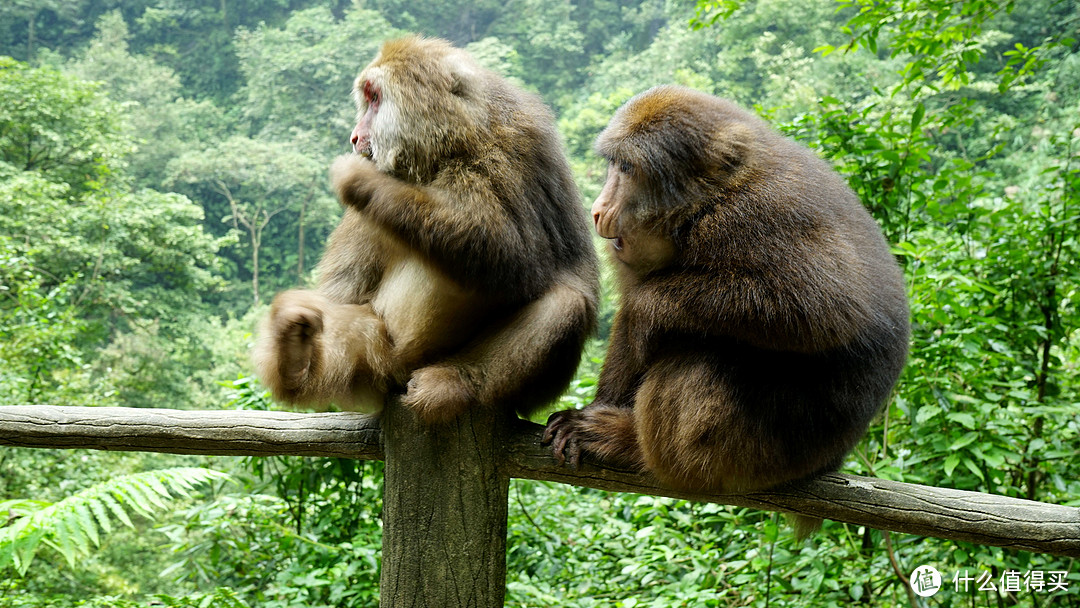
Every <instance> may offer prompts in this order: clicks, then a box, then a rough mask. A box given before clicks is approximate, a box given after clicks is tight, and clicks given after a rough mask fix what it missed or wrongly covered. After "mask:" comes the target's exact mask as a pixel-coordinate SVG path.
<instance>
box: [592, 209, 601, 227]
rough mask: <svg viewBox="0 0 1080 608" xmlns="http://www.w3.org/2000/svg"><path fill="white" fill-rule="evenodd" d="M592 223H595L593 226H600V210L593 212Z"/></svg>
mask: <svg viewBox="0 0 1080 608" xmlns="http://www.w3.org/2000/svg"><path fill="white" fill-rule="evenodd" d="M592 223H593V226H599V225H600V212H596V213H594V214H592Z"/></svg>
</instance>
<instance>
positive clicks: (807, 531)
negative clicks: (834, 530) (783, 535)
mask: <svg viewBox="0 0 1080 608" xmlns="http://www.w3.org/2000/svg"><path fill="white" fill-rule="evenodd" d="M784 518H785V519H787V522H788V525H790V526H791V527H792V529H793V531H794V532H795V539H796V540H799V541H802V540H805V539H806V538H807V537H809V536H810V535H811V534H813V533H814V532H817V531H818V528H820V527H821V522H822V521H823V520H822V519H821V518H820V517H812V516H810V515H796V514H794V513H784Z"/></svg>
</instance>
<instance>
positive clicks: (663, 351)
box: [544, 86, 909, 491]
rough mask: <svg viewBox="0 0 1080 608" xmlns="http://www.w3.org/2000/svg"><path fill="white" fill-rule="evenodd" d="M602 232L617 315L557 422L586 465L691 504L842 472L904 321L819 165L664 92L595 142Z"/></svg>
mask: <svg viewBox="0 0 1080 608" xmlns="http://www.w3.org/2000/svg"><path fill="white" fill-rule="evenodd" d="M596 149H597V151H598V153H599V154H601V155H602V156H604V157H605V158H607V160H608V161H609V165H608V176H607V182H606V183H605V185H604V188H603V191H602V192H601V194H600V196H599V198H598V199H597V200H596V203H595V204H594V205H593V218H594V221H595V225H596V230H597V232H598V233H599V234H600V236H601V237H604V238H606V239H610V246H609V249H610V254H611V257H612V258H613V260H614V264H615V266H616V268H617V272H618V277H619V286H620V293H621V302H620V309H619V310H618V313H617V315H616V317H615V322H614V325H613V328H612V330H611V338H610V347H609V349H608V353H607V358H606V360H605V362H604V367H603V370H602V372H601V374H600V379H599V384H598V387H597V393H596V399H595V401H594V402H593V403H592V404H591V405H589V406H588V407H586V408H584V409H582V410H568V411H564V412H558V413H556V414H553V415H552V416H551V418H550V419H549V421H548V425H547V428H546V430H545V437H544V441H545V442H550V443H551V444H552V449H553V452H554V455H555V457H556V458H557V459H559V460H569V461H570V462H571V464H574V465H576V464H577V463H578V462H579V460H580V458H581V456H582V454H593V455H595V456H598V457H600V458H602V459H604V460H606V461H608V462H612V463H617V464H623V465H625V466H629V467H636V468H640V469H645V470H648V471H651V472H652V473H653V474H654V475H655V476H656V477H657V478H658V479H659V480H660V481H661V482H663V483H665V484H668V485H670V486H672V487H675V488H679V489H684V490H690V491H746V490H754V489H764V488H768V487H770V486H775V485H777V484H780V483H783V482H787V481H791V480H797V479H801V478H805V477H808V476H811V475H814V474H816V473H820V472H825V471H830V470H835V469H837V468H838V467H839V466H840V465H841V464H842V462H843V459H844V457H845V456H846V454H847V453H848V452H849V451H850V450H851V449H852V447H853V446H854V445H855V443H856V442H857V441H858V440H859V439H860V438H861V437H862V435H863V434H864V433H865V431H866V428H867V426H868V424H869V423H870V421H871V419H872V418H873V417H874V415H875V414H877V413H878V411H879V410H880V409H881V408H882V406H883V404H884V403H885V402H886V401H887V400H888V399H889V397H890V393H891V391H892V388H893V385H894V384H895V382H896V380H897V378H898V376H899V375H900V372H901V370H902V368H903V366H904V362H905V359H906V356H907V344H908V335H909V321H908V307H907V300H906V296H905V289H904V282H903V277H902V274H901V272H900V269H899V266H898V264H897V262H896V260H895V259H894V258H893V256H892V255H891V254H890V251H889V248H888V246H887V245H886V243H885V240H884V238H883V237H882V234H881V230H880V229H879V227H878V226H877V224H876V223H875V222H874V220H873V218H871V217H870V214H869V213H867V212H866V210H865V209H864V208H863V206H862V205H861V204H860V202H859V200H858V198H857V197H856V196H855V194H854V193H853V192H852V191H851V190H850V188H848V186H847V185H846V184H845V183H844V181H843V180H842V179H841V178H840V176H839V175H837V174H836V173H835V172H834V171H833V170H832V169H831V168H830V167H829V166H828V164H827V163H825V162H824V161H823V160H821V159H819V158H818V157H817V156H815V155H814V154H813V153H812V152H811V151H810V150H808V149H806V148H805V147H803V146H801V145H798V144H796V143H795V142H793V141H791V140H788V139H786V138H784V137H781V136H780V135H778V134H777V133H775V132H774V131H773V130H772V129H770V128H769V127H768V125H766V124H765V123H764V122H763V121H762V120H760V119H758V118H757V117H755V116H753V115H752V114H750V113H748V112H746V111H744V110H742V109H740V108H738V107H737V106H736V105H734V104H732V103H730V102H728V101H725V100H722V99H718V98H715V97H712V96H710V95H706V94H703V93H699V92H696V91H692V90H689V89H685V88H679V87H671V86H664V87H658V88H655V89H652V90H649V91H647V92H645V93H642V94H640V95H638V96H637V97H635V98H633V99H631V100H630V101H629V102H627V103H626V105H624V106H623V107H622V108H620V109H619V110H618V112H617V113H616V114H615V116H614V118H613V119H612V121H611V123H610V124H609V125H608V126H607V128H606V129H605V130H604V131H603V132H602V133H601V134H600V136H599V138H598V140H597V143H596Z"/></svg>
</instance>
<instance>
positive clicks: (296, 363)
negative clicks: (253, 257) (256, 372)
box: [263, 290, 324, 399]
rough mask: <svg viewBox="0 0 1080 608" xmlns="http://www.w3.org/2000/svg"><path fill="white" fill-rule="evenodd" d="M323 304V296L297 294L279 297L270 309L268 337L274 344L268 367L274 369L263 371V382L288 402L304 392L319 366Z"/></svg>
mask: <svg viewBox="0 0 1080 608" xmlns="http://www.w3.org/2000/svg"><path fill="white" fill-rule="evenodd" d="M323 304H324V298H323V297H322V296H320V295H317V294H315V293H312V292H310V291H300V290H294V291H286V292H283V293H281V294H279V295H278V296H277V297H276V298H274V302H273V304H272V305H271V307H270V315H269V318H268V324H269V328H268V331H267V332H265V333H266V334H267V336H268V337H269V338H270V339H271V340H272V341H273V344H272V346H271V347H270V348H271V354H272V359H271V361H268V362H267V363H268V364H269V365H270V366H273V368H274V369H266V370H264V374H263V378H264V379H265V380H267V381H268V383H269V384H271V385H272V386H271V388H272V389H274V392H275V393H279V394H281V395H282V396H283V397H285V398H286V399H288V398H289V397H295V396H296V394H297V393H299V392H301V391H302V390H303V389H304V388H305V385H306V384H307V381H308V378H309V377H310V376H311V375H312V373H313V371H314V370H313V368H314V367H316V366H317V363H318V351H319V343H320V337H321V335H322V331H323ZM267 372H268V373H267ZM273 385H276V386H273Z"/></svg>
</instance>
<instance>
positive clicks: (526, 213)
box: [257, 37, 598, 423]
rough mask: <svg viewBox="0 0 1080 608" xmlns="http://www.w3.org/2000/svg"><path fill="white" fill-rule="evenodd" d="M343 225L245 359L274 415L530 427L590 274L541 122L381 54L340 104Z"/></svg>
mask: <svg viewBox="0 0 1080 608" xmlns="http://www.w3.org/2000/svg"><path fill="white" fill-rule="evenodd" d="M355 93H356V99H357V106H358V110H359V114H358V120H357V122H358V125H357V128H356V130H355V131H354V133H353V144H354V149H355V150H356V152H357V154H349V155H346V156H342V157H340V158H338V159H337V161H335V163H334V165H333V167H332V168H331V178H332V181H333V183H334V187H335V189H336V190H337V193H338V196H339V197H340V199H341V201H342V203H343V204H344V205H345V208H346V210H345V217H344V218H343V219H342V222H341V225H340V226H339V227H338V228H337V230H335V232H334V233H333V235H332V236H331V238H330V243H329V245H328V247H327V250H326V253H325V254H324V256H323V259H322V261H321V262H320V265H319V269H318V275H319V279H320V282H319V285H318V288H317V289H316V290H315V291H314V292H308V291H291V292H285V293H283V294H280V295H279V296H278V297H277V298H276V299H275V302H274V305H273V307H272V310H271V313H270V316H269V318H268V320H267V322H266V324H265V326H264V328H263V331H262V338H261V340H260V345H259V348H258V352H257V362H258V366H259V369H260V373H261V377H262V378H263V380H264V381H265V382H266V383H267V384H268V385H269V386H270V387H271V388H272V389H273V391H274V394H275V396H277V397H278V398H279V399H282V400H285V401H289V402H294V403H303V404H316V405H318V404H324V403H328V402H335V403H337V404H338V405H341V406H344V407H350V408H356V409H363V410H377V409H378V408H379V407H381V403H382V398H383V396H384V395H385V393H386V392H387V391H389V390H394V389H395V387H397V386H401V385H403V384H404V385H405V388H406V394H405V396H404V397H403V403H405V404H406V405H407V406H409V407H412V408H413V409H414V410H415V411H416V412H417V414H418V415H420V416H421V418H422V419H424V420H425V421H427V422H431V423H434V422H441V421H446V420H449V419H452V418H453V417H455V416H456V415H458V414H460V413H461V412H462V411H463V410H464V409H465V408H466V407H470V406H474V405H475V406H482V407H494V406H496V405H506V406H510V407H516V408H517V409H518V410H519V411H520V412H523V413H527V412H530V411H532V410H534V409H536V408H537V407H539V406H542V405H544V404H546V403H547V402H549V401H550V400H552V399H554V398H555V397H557V396H558V395H559V393H561V391H562V390H563V389H564V388H565V387H566V384H567V383H568V382H569V380H570V378H571V377H572V375H573V373H574V370H575V369H576V367H577V363H578V361H579V358H580V353H581V348H582V345H583V342H584V340H585V339H586V337H587V336H588V335H589V334H590V333H591V332H592V331H593V329H594V325H595V316H596V303H597V291H598V284H597V270H596V260H595V255H594V253H593V250H592V245H591V242H590V237H589V233H588V222H587V219H586V217H585V214H584V212H583V210H582V208H581V203H580V195H579V194H578V191H577V189H576V187H575V185H574V182H573V180H572V176H571V172H570V169H569V166H568V164H567V162H566V159H565V156H564V154H563V151H562V148H561V144H560V143H559V139H558V136H557V134H556V131H555V128H554V121H553V119H552V116H551V113H550V112H549V111H548V109H547V108H546V107H545V106H544V105H543V103H542V102H541V101H540V100H539V99H538V98H536V97H535V96H533V95H530V94H527V93H524V92H522V91H520V90H517V89H515V88H514V87H512V86H511V85H509V84H508V83H507V82H505V81H504V80H503V79H501V78H500V77H499V76H497V75H496V74H494V73H492V72H490V71H487V70H485V69H483V68H481V67H480V66H479V65H477V64H476V63H475V62H474V61H473V60H472V58H470V57H469V56H468V55H467V54H466V53H465V52H464V51H461V50H459V49H456V48H454V47H452V46H451V45H450V44H448V43H447V42H445V41H442V40H428V39H421V38H417V37H409V38H404V39H401V40H394V41H390V42H387V43H385V44H384V45H383V47H382V49H381V51H380V53H379V55H378V56H377V57H376V58H375V60H374V61H373V62H372V63H371V64H370V65H369V66H368V67H367V68H365V69H364V71H363V72H362V73H361V74H360V77H359V78H358V79H357V83H356V87H355Z"/></svg>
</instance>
